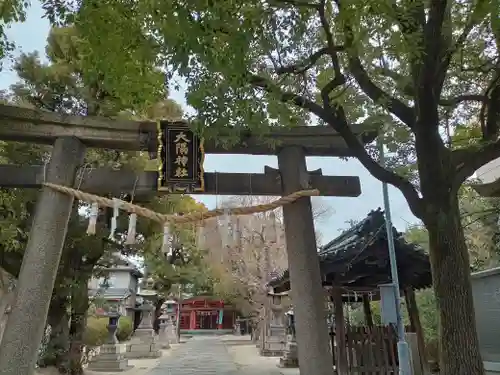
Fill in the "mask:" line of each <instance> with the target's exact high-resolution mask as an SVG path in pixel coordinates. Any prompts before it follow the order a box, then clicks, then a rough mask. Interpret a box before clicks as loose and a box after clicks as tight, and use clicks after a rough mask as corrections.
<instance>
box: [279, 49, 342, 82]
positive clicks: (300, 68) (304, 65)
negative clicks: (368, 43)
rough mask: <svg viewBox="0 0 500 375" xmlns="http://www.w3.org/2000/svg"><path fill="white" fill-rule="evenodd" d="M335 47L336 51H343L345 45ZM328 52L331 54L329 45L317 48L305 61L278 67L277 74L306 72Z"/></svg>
mask: <svg viewBox="0 0 500 375" xmlns="http://www.w3.org/2000/svg"><path fill="white" fill-rule="evenodd" d="M334 49H335V51H343V50H344V47H343V46H334ZM327 54H329V48H328V47H324V48H321V49H319V50H317V51H316V52H314V53H312V54H311V55H310V56H308V57H307V58H306V59H305V60H304V61H301V62H298V63H295V64H291V65H287V66H282V67H278V68H277V69H276V74H278V75H281V74H288V73H292V74H302V73H305V72H306V71H308V70H309V69H311V68H312V67H313V66H314V64H316V63H317V62H318V60H319V59H320V58H321V57H323V56H325V55H327Z"/></svg>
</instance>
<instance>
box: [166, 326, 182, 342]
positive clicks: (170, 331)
mask: <svg viewBox="0 0 500 375" xmlns="http://www.w3.org/2000/svg"><path fill="white" fill-rule="evenodd" d="M165 334H166V335H167V338H168V342H169V343H170V344H178V343H179V337H178V336H177V329H176V328H175V325H174V324H173V323H172V322H168V323H167V326H166V327H165Z"/></svg>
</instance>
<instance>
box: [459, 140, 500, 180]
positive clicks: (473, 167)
mask: <svg viewBox="0 0 500 375" xmlns="http://www.w3.org/2000/svg"><path fill="white" fill-rule="evenodd" d="M452 156H453V158H454V161H455V164H456V171H457V172H456V175H455V181H454V186H456V187H459V186H460V185H461V184H462V183H463V182H464V181H465V180H466V179H467V178H469V177H470V176H472V175H473V174H474V172H476V171H477V170H478V169H479V168H481V167H482V166H483V165H485V164H487V163H489V162H490V161H492V160H494V159H496V158H499V157H500V139H499V140H497V141H495V142H490V143H486V144H484V145H483V146H481V145H474V146H470V147H468V148H466V149H459V150H455V151H453V152H452Z"/></svg>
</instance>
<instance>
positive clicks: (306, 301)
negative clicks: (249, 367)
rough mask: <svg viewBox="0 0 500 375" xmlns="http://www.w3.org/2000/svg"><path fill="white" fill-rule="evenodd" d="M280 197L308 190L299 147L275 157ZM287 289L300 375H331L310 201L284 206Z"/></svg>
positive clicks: (303, 199) (290, 148)
mask: <svg viewBox="0 0 500 375" xmlns="http://www.w3.org/2000/svg"><path fill="white" fill-rule="evenodd" d="M278 165H279V170H280V173H281V180H282V184H283V195H287V194H291V193H293V192H295V191H298V190H306V189H310V183H309V174H308V172H307V167H306V157H305V153H304V150H303V149H302V148H301V147H298V146H293V147H292V146H289V147H285V148H283V149H282V150H281V151H280V152H279V153H278ZM283 216H284V223H285V237H286V248H287V254H288V268H289V271H290V285H291V286H290V287H291V290H290V292H291V295H292V301H293V306H294V313H295V317H296V319H295V326H296V334H297V347H298V357H299V367H300V373H301V374H304V375H312V374H314V375H331V374H332V371H333V369H332V359H331V354H330V347H329V341H328V328H327V322H326V312H325V303H324V293H323V287H322V284H321V274H320V268H319V260H318V253H317V245H316V235H315V231H314V223H313V215H312V208H311V199H310V198H309V197H303V198H300V199H298V200H297V201H296V202H294V203H290V204H287V205H284V206H283Z"/></svg>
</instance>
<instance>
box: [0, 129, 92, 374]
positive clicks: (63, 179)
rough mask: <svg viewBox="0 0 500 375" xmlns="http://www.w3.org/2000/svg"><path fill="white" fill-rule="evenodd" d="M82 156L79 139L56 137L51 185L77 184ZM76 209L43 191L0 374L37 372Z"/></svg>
mask: <svg viewBox="0 0 500 375" xmlns="http://www.w3.org/2000/svg"><path fill="white" fill-rule="evenodd" d="M84 156H85V147H84V145H83V144H82V143H81V142H80V141H79V140H78V139H77V138H73V137H63V138H58V139H57V140H56V141H55V143H54V147H53V149H52V156H51V160H50V163H49V165H48V168H47V175H46V177H47V182H52V183H55V184H60V185H65V186H73V184H74V180H75V175H76V171H77V170H78V167H80V165H81V164H82V162H83V158H84ZM72 206H73V197H72V196H70V195H67V194H63V193H59V192H57V191H54V190H52V189H50V188H47V187H45V188H43V190H42V193H41V195H40V198H39V199H38V203H37V206H36V211H35V215H34V218H33V222H32V227H31V231H30V236H29V240H28V244H27V246H26V251H25V253H24V258H23V263H22V266H21V271H20V273H19V280H18V285H17V291H16V293H17V295H16V300H15V302H14V304H13V307H12V312H11V313H10V314H9V319H8V321H7V326H6V328H5V332H4V334H3V338H2V343H1V345H0V375H30V374H32V373H33V372H34V370H35V363H36V358H37V354H38V348H39V344H40V342H41V341H42V336H43V332H44V330H45V319H46V317H47V313H48V310H49V304H50V298H51V296H52V289H53V287H54V281H55V278H56V274H57V268H58V267H59V261H60V259H61V253H62V249H63V245H64V239H65V238H66V231H67V229H68V221H69V217H70V215H71V210H72Z"/></svg>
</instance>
